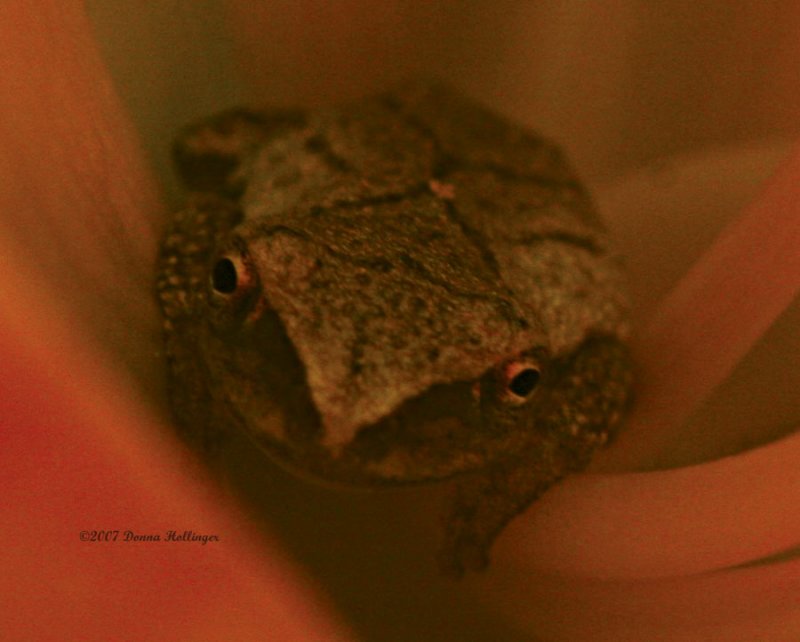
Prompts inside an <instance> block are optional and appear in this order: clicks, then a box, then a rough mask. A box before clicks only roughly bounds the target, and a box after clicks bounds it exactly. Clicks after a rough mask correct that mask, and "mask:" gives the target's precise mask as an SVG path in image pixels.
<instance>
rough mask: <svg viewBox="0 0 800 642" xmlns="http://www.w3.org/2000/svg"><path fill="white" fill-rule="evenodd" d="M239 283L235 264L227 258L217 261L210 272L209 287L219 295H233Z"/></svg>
mask: <svg viewBox="0 0 800 642" xmlns="http://www.w3.org/2000/svg"><path fill="white" fill-rule="evenodd" d="M238 281H239V271H238V270H237V267H236V263H234V262H233V260H231V259H230V258H228V257H227V256H223V257H222V258H220V259H218V260H217V262H216V263H215V264H214V269H213V270H212V272H211V287H212V288H214V290H215V291H216V292H219V293H220V294H233V293H234V292H236V286H237V284H238Z"/></svg>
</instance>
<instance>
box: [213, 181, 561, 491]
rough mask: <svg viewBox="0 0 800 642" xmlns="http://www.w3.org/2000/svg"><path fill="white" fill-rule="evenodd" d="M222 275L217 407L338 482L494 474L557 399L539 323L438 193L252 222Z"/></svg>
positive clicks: (216, 329) (228, 254)
mask: <svg viewBox="0 0 800 642" xmlns="http://www.w3.org/2000/svg"><path fill="white" fill-rule="evenodd" d="M209 275H210V277H209V286H208V287H209V291H210V292H209V297H208V300H209V305H210V308H211V314H210V315H209V316H208V318H210V323H209V342H208V345H209V349H210V351H211V352H212V353H213V354H212V355H211V357H210V358H208V363H209V365H208V367H209V370H210V373H209V374H210V377H211V379H212V381H213V382H214V383H213V385H212V388H214V394H217V395H219V397H220V399H224V403H225V404H226V405H227V407H228V410H229V411H231V410H232V411H233V413H234V414H235V415H236V416H238V417H239V418H240V420H241V421H242V422H243V423H244V424H245V425H246V429H247V431H248V432H249V433H250V434H252V435H254V436H255V437H256V438H257V439H259V440H260V441H263V442H265V443H266V444H267V445H268V446H269V447H271V448H272V449H273V450H275V449H277V450H279V451H280V452H281V454H282V458H283V459H286V458H287V457H288V458H289V459H298V460H300V459H302V464H303V466H304V467H307V466H308V464H309V462H310V461H311V462H314V461H317V462H318V464H317V468H318V469H319V470H318V472H321V473H322V474H323V475H324V476H327V477H334V478H337V477H348V478H353V479H355V478H358V477H359V475H358V474H356V473H355V472H354V469H356V468H360V470H359V471H357V472H358V473H359V474H361V475H363V476H366V477H371V478H377V479H387V480H389V479H403V480H409V479H415V478H419V479H424V478H431V477H434V478H435V477H444V476H447V475H450V474H452V473H454V472H458V471H461V470H469V469H470V468H472V467H478V466H481V465H485V461H486V457H487V451H490V450H492V449H497V448H501V447H506V448H512V447H513V442H514V439H517V438H519V435H515V432H516V433H518V432H520V431H519V430H517V431H515V428H517V427H518V424H524V426H525V429H526V430H527V431H528V433H530V429H529V428H528V427H529V426H530V425H531V421H532V420H533V418H532V416H531V415H532V414H533V415H535V414H536V408H537V407H538V406H541V405H542V404H541V402H542V400H543V399H544V398H545V397H546V395H543V394H540V389H541V388H542V387H543V386H544V385H545V384H546V383H547V381H548V379H549V378H550V375H549V373H548V361H549V359H550V355H549V351H548V346H547V341H546V337H545V334H544V332H543V330H542V328H541V327H540V323H539V321H538V320H537V319H536V318H534V317H532V316H531V313H530V311H524V310H523V307H522V306H520V305H519V304H518V302H517V301H516V300H515V297H514V295H513V293H512V291H511V290H510V289H509V288H508V287H507V286H506V285H505V284H504V283H503V281H502V278H501V276H500V273H499V271H498V269H497V266H496V265H494V264H493V263H492V260H491V258H490V256H489V251H488V249H487V248H482V247H480V246H479V245H478V244H476V242H475V240H474V239H470V238H469V235H468V232H467V231H465V230H464V229H463V228H462V227H461V226H459V225H458V223H457V222H456V221H455V220H453V218H452V217H451V216H449V215H448V211H447V206H446V203H444V202H443V201H442V200H441V199H438V198H436V197H435V196H433V195H431V194H429V193H427V194H418V195H416V196H413V197H409V198H408V199H403V200H398V201H396V202H392V201H387V202H380V203H373V204H367V205H363V204H362V205H357V206H356V205H354V206H348V205H344V206H341V207H336V208H330V209H326V210H324V211H320V210H314V209H312V210H309V211H308V212H306V213H300V214H298V213H297V212H293V213H292V216H291V217H289V216H287V217H285V218H281V217H277V216H273V217H270V218H268V219H263V218H259V219H256V220H255V221H252V222H246V223H244V224H242V225H241V226H239V227H238V228H236V230H235V231H234V233H233V235H232V236H231V237H230V238H229V239H228V240H227V242H226V244H225V245H224V247H222V248H220V249H219V250H218V252H217V253H216V255H215V257H214V258H213V259H212V261H211V264H210V265H209ZM545 387H546V386H545ZM492 444H494V445H492ZM503 444H504V446H503Z"/></svg>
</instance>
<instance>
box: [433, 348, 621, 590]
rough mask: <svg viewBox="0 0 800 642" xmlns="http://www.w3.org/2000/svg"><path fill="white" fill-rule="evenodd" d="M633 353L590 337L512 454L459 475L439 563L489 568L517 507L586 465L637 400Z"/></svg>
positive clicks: (454, 570)
mask: <svg viewBox="0 0 800 642" xmlns="http://www.w3.org/2000/svg"><path fill="white" fill-rule="evenodd" d="M630 383H631V361H630V357H629V354H628V350H627V349H626V348H625V346H624V345H623V344H622V343H621V342H620V341H618V340H617V339H614V338H605V337H603V338H593V339H589V340H588V341H587V342H586V343H584V344H583V345H582V346H580V348H579V349H578V350H577V352H576V353H575V355H574V356H573V357H572V358H571V359H570V360H569V362H568V363H567V364H566V367H565V368H564V371H563V373H562V374H561V376H560V377H559V381H558V382H557V383H556V384H555V385H554V386H553V388H552V390H551V391H548V392H549V395H548V399H547V400H546V403H547V405H548V407H549V410H548V412H546V413H545V414H544V415H543V416H542V417H541V418H539V419H538V420H537V421H536V425H535V426H533V427H531V428H530V429H529V431H528V434H529V435H530V440H529V441H528V442H527V445H526V446H523V447H521V448H520V452H519V453H518V454H517V455H516V456H515V457H514V458H513V459H512V460H510V461H506V462H502V463H499V464H498V465H496V466H493V467H492V468H490V469H488V470H486V471H484V472H479V473H474V474H471V475H469V476H466V477H464V478H462V479H460V480H458V481H457V482H456V488H455V497H454V499H453V502H452V504H451V507H450V509H449V514H448V516H447V520H446V530H445V541H444V545H443V547H442V550H441V553H440V566H441V568H442V570H443V571H444V572H445V573H447V574H448V575H452V576H456V577H458V576H460V575H462V574H463V572H464V571H465V570H476V571H477V570H482V569H483V568H485V567H486V565H487V563H488V560H489V549H490V547H491V545H492V542H493V541H494V540H495V538H496V537H497V536H498V535H499V533H500V532H501V531H502V530H503V528H504V527H505V526H506V524H508V522H510V521H511V519H513V518H514V517H515V516H516V515H518V514H519V513H521V512H522V511H523V510H525V509H526V508H527V507H528V506H529V505H530V504H531V503H533V501H535V500H536V499H537V498H538V497H539V496H540V495H541V494H542V493H544V492H545V491H546V490H547V489H548V488H550V487H551V486H552V485H553V484H555V483H556V482H558V481H559V480H560V479H562V478H563V477H564V476H566V475H568V474H570V473H573V472H577V471H580V470H583V469H584V468H585V467H586V466H587V465H588V464H589V461H590V460H591V458H592V455H593V454H594V452H595V450H596V449H597V448H598V446H601V445H603V444H605V443H606V442H607V441H608V440H609V438H611V437H613V435H614V433H615V432H616V429H617V427H618V424H619V421H620V417H621V416H622V415H623V413H624V412H625V410H626V407H627V406H628V404H629V402H630V392H629V391H630Z"/></svg>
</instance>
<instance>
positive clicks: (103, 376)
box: [0, 1, 348, 641]
mask: <svg viewBox="0 0 800 642" xmlns="http://www.w3.org/2000/svg"><path fill="white" fill-rule="evenodd" d="M0 66H1V67H2V73H0V111H2V114H3V118H2V119H0V139H2V142H3V144H2V145H0V149H2V152H1V153H0V176H2V183H0V213H2V221H1V222H0V256H2V257H3V267H4V277H3V279H2V280H0V354H2V369H0V427H1V428H2V431H1V432H0V440H1V441H2V449H0V460H1V461H0V489H2V490H1V491H0V496H2V498H3V508H2V511H0V523H2V528H0V531H2V533H3V545H2V547H0V560H2V571H3V583H2V589H0V592H2V597H0V605H2V606H0V611H1V615H0V620H2V637H3V639H4V640H26V641H27V640H67V639H82V640H108V639H144V640H159V639H163V640H176V639H179V640H230V639H237V640H264V639H274V640H287V639H297V640H315V641H316V640H320V639H331V640H340V639H347V637H348V636H347V634H346V633H345V632H344V629H343V628H342V627H341V626H339V625H338V624H337V623H335V622H334V621H333V619H332V617H331V615H330V613H329V611H328V610H327V608H326V607H324V606H323V605H322V604H321V602H320V601H319V599H318V596H316V595H314V592H313V590H312V589H311V587H310V586H309V584H308V582H307V581H306V580H304V579H302V578H301V576H300V575H299V574H298V573H297V572H296V571H295V570H294V569H293V568H292V567H291V566H290V564H289V562H288V561H287V559H286V558H285V557H284V556H283V554H282V553H280V552H279V551H278V550H277V547H276V546H275V544H274V543H273V542H272V540H271V539H270V538H268V537H263V536H261V535H258V534H256V533H255V532H253V530H252V528H251V526H249V525H248V524H247V523H246V522H245V521H244V519H243V518H242V516H241V515H239V514H236V513H234V512H233V511H231V510H230V509H229V508H228V507H226V504H229V503H231V500H230V498H226V497H222V496H221V495H220V493H219V492H218V491H215V490H213V489H212V488H211V486H210V485H209V483H208V482H207V480H206V478H205V476H204V475H203V474H202V473H200V471H198V470H197V468H196V467H195V466H194V465H193V464H191V463H190V461H189V459H188V457H187V456H186V454H185V453H183V451H182V450H181V449H180V448H179V447H178V446H177V444H176V443H174V442H173V439H172V438H171V437H170V436H168V435H169V434H170V433H169V430H168V429H167V428H166V427H165V426H163V425H161V424H160V422H159V421H158V420H156V419H155V418H154V417H153V416H152V414H151V413H150V412H148V410H147V408H146V407H144V406H143V404H142V403H141V399H140V398H139V397H138V396H137V394H136V392H135V390H134V389H133V388H132V386H131V385H130V381H129V376H128V375H127V373H125V372H124V371H123V370H122V369H121V367H120V365H119V361H118V359H119V358H120V356H121V357H122V358H123V359H125V360H127V361H128V363H129V364H130V366H131V368H132V370H133V371H134V372H138V373H139V375H140V376H142V377H145V378H147V377H150V378H155V377H153V373H154V372H156V369H155V367H154V366H153V364H157V363H158V362H157V360H156V359H157V358H158V353H157V351H156V350H155V345H156V344H155V343H154V341H155V340H156V339H157V338H158V335H157V330H158V321H157V316H156V313H155V306H154V304H153V295H152V286H151V281H152V274H151V271H152V260H153V251H154V243H155V228H156V227H157V218H158V217H159V216H161V215H162V211H163V210H162V208H161V206H160V204H159V203H158V199H157V198H156V191H155V189H154V188H153V182H152V180H151V179H150V177H149V176H148V174H147V172H146V171H145V168H144V164H143V162H142V159H141V154H140V152H139V150H138V146H137V144H136V142H135V141H136V138H135V136H134V135H133V132H132V129H131V127H130V125H129V123H128V122H127V120H126V119H125V117H124V114H123V112H122V110H121V109H120V105H119V103H118V101H117V99H116V97H115V95H114V93H113V90H112V87H111V84H110V82H109V80H108V78H107V76H106V72H105V69H104V68H103V65H102V63H101V62H100V60H99V58H98V56H97V52H96V51H95V48H94V44H93V42H92V38H91V33H90V30H89V26H88V23H87V22H86V20H85V18H84V16H83V13H82V9H81V5H80V4H78V3H57V2H44V3H35V4H32V3H26V2H21V1H20V2H6V3H3V4H2V7H1V8H0ZM98 339H100V340H101V341H102V344H103V345H104V346H105V348H106V350H105V351H101V350H100V349H99V348H98V345H100V342H99V341H98ZM109 356H112V357H113V358H115V359H116V361H115V362H114V365H110V364H111V363H112V361H111V359H109ZM155 380H156V384H157V382H158V379H157V378H155ZM169 529H174V530H176V531H178V532H182V531H184V530H192V531H194V532H195V533H198V534H205V535H216V536H218V537H219V540H220V541H218V542H208V543H207V544H205V545H202V544H199V543H197V542H167V541H162V542H138V543H133V542H125V541H124V537H125V536H124V531H125V530H131V531H133V532H135V533H138V534H160V536H161V537H166V531H167V530H169ZM95 530H119V531H120V534H119V535H118V540H117V541H115V542H91V541H88V542H87V541H83V540H82V538H81V532H82V531H90V532H91V531H95Z"/></svg>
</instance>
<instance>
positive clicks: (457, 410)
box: [231, 312, 596, 486]
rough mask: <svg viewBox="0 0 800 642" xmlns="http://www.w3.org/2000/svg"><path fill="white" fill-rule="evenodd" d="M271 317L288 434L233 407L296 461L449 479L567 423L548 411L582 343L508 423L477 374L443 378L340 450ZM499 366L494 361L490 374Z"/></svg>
mask: <svg viewBox="0 0 800 642" xmlns="http://www.w3.org/2000/svg"><path fill="white" fill-rule="evenodd" d="M265 319H267V317H265ZM265 323H268V331H267V332H265V333H263V334H262V333H261V332H260V333H259V334H261V335H262V339H261V340H262V341H265V343H264V345H269V346H270V351H269V355H270V361H269V363H266V364H263V365H262V366H261V367H262V368H263V370H264V376H265V378H266V380H268V382H269V383H268V388H269V389H270V391H271V392H270V398H271V401H272V402H274V403H275V404H276V405H277V406H279V407H280V409H281V413H280V414H281V415H282V416H283V419H284V421H283V423H284V426H283V438H279V437H277V436H276V435H275V433H274V431H273V432H272V433H271V434H270V433H268V432H266V431H264V430H263V429H262V428H261V427H259V426H258V425H253V424H251V423H248V420H246V419H245V417H248V416H249V417H252V416H254V415H253V413H248V412H246V411H244V409H238V410H237V409H235V408H232V409H231V410H234V411H236V414H237V415H238V416H239V418H240V422H241V424H242V425H243V426H244V427H245V428H246V432H248V433H249V434H250V436H251V437H252V438H253V439H255V441H256V442H257V443H258V445H259V446H260V447H261V448H262V449H263V450H265V451H266V452H267V453H268V454H272V455H273V456H274V457H275V458H276V459H277V460H278V461H280V462H281V463H283V464H288V467H289V468H290V469H292V470H297V471H300V472H303V473H306V474H308V473H310V474H311V475H312V476H315V477H319V478H320V479H322V480H325V481H330V482H334V483H341V484H344V485H354V486H362V485H371V486H375V485H397V484H409V483H424V482H430V481H435V480H443V479H447V478H449V477H453V476H456V475H460V474H465V473H469V472H472V471H474V470H477V469H481V468H484V467H485V466H486V463H487V461H496V460H497V459H498V458H514V457H518V456H520V454H521V453H522V452H531V449H535V448H536V447H537V446H538V445H539V444H541V443H542V442H543V441H544V440H546V439H548V437H549V436H551V435H550V433H552V432H553V431H554V430H561V429H563V428H562V427H554V424H553V423H552V422H550V421H548V420H547V419H546V417H548V416H553V415H554V412H555V411H557V409H555V408H554V407H553V406H554V404H558V403H560V402H558V398H559V392H558V391H559V386H563V385H566V384H564V382H566V381H568V380H569V378H570V377H569V375H570V374H571V373H572V370H573V366H574V364H573V361H574V360H575V356H574V355H575V354H580V349H579V350H578V351H577V352H576V353H573V355H566V356H563V357H560V358H557V359H554V360H553V361H552V362H551V363H550V364H549V367H548V373H547V375H546V376H544V377H543V380H542V383H541V384H540V385H541V389H538V390H537V392H536V393H535V395H534V397H533V398H532V399H531V401H530V404H531V405H528V404H526V405H524V406H521V407H517V408H516V409H512V408H505V409H503V410H502V412H503V413H504V414H503V417H504V420H505V423H504V424H503V425H502V426H499V427H498V425H496V424H495V425H488V423H487V422H489V421H492V420H491V418H489V417H487V414H486V410H485V408H483V409H482V408H481V403H480V402H479V401H478V399H476V397H475V393H474V387H475V382H474V381H461V382H454V383H449V384H437V385H434V386H432V387H430V388H429V389H427V390H426V391H424V392H423V393H421V394H419V395H417V396H415V397H412V398H410V399H408V400H406V401H405V402H403V403H402V404H401V405H400V406H399V407H397V408H396V409H395V410H394V412H392V413H391V414H390V415H389V416H387V417H385V418H383V419H381V420H379V421H376V422H374V423H372V424H369V425H367V426H365V427H362V428H361V429H359V431H358V433H357V434H356V437H355V439H354V440H353V441H352V442H350V443H349V444H346V445H345V446H344V447H342V448H341V449H340V450H339V451H338V452H332V451H331V450H329V449H328V448H326V447H325V446H324V443H323V441H324V440H323V437H324V435H323V427H322V422H321V418H320V415H319V413H318V411H317V410H316V408H315V406H314V404H313V402H312V399H311V394H310V390H309V387H308V385H307V383H306V380H305V372H304V368H303V364H302V362H301V360H300V359H299V357H298V355H297V352H296V350H295V348H294V346H293V345H292V343H291V341H290V340H289V338H288V336H287V334H286V332H285V330H284V329H283V325H282V323H281V322H280V319H279V318H278V316H277V315H276V314H274V313H272V312H271V313H269V318H268V321H265ZM264 327H265V326H262V330H263V329H264ZM264 336H266V338H263V337H264ZM592 340H596V339H592ZM492 370H493V368H488V369H487V372H486V376H487V377H488V376H490V373H491V372H492ZM554 392H555V394H554ZM249 421H250V422H252V419H251V420H249ZM562 424H563V422H562V423H561V424H559V426H561V425H562ZM563 438H564V437H563V435H562V439H563Z"/></svg>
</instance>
